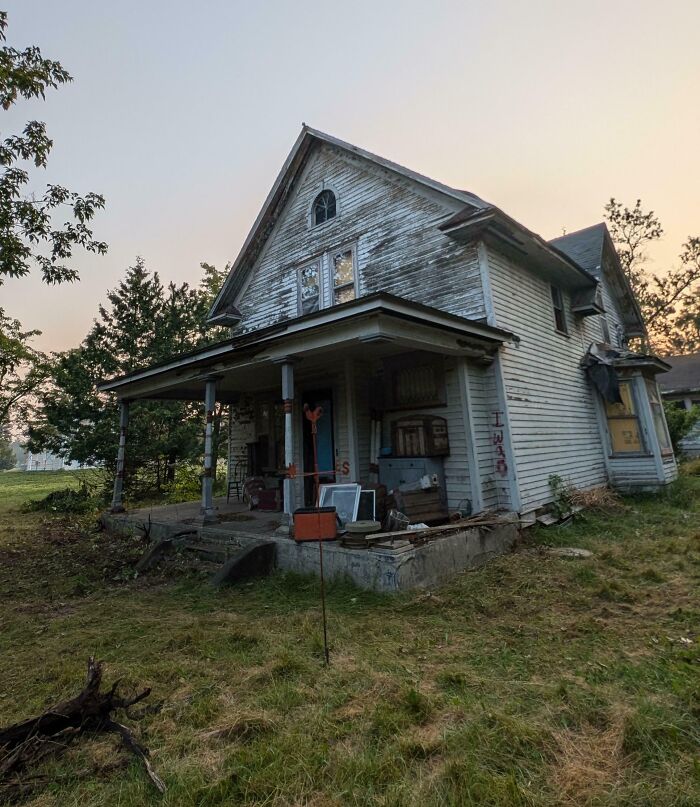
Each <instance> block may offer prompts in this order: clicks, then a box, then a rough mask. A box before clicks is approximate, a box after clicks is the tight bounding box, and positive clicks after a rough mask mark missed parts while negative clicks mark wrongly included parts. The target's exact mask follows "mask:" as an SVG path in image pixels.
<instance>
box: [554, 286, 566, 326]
mask: <svg viewBox="0 0 700 807" xmlns="http://www.w3.org/2000/svg"><path fill="white" fill-rule="evenodd" d="M550 289H551V291H552V306H553V307H554V323H555V325H556V328H557V330H558V331H559V333H568V332H569V329H568V328H567V327H566V313H565V312H564V295H563V294H562V293H561V289H560V288H559V287H558V286H550Z"/></svg>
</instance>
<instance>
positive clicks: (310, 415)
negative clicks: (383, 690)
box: [304, 404, 331, 667]
mask: <svg viewBox="0 0 700 807" xmlns="http://www.w3.org/2000/svg"><path fill="white" fill-rule="evenodd" d="M304 414H305V415H306V419H307V420H308V421H309V423H310V424H311V441H312V444H313V449H314V501H315V502H316V512H317V513H318V516H319V523H320V519H321V507H320V495H321V488H320V484H319V482H320V477H319V472H318V448H317V445H316V435H317V431H318V430H317V425H316V424H317V423H318V421H319V419H320V418H321V417H323V407H321V406H317V407H316V408H315V409H313V410H312V409H311V407H310V406H309V405H308V404H304ZM318 564H319V573H320V578H321V614H322V618H323V656H324V658H325V660H326V667H328V665H329V664H330V663H331V661H330V654H329V652H328V623H327V620H326V584H325V580H324V579H323V538H321V537H319V539H318Z"/></svg>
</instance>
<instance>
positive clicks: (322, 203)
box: [311, 190, 336, 226]
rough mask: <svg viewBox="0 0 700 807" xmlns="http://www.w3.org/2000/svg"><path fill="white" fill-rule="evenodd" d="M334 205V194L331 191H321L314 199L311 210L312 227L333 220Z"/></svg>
mask: <svg viewBox="0 0 700 807" xmlns="http://www.w3.org/2000/svg"><path fill="white" fill-rule="evenodd" d="M335 214H336V203H335V194H334V193H333V191H329V190H325V191H321V193H319V195H318V196H317V197H316V198H315V199H314V205H313V208H312V210H311V222H312V224H313V225H314V226H316V225H317V224H323V223H324V222H326V221H330V220H331V219H334V218H335Z"/></svg>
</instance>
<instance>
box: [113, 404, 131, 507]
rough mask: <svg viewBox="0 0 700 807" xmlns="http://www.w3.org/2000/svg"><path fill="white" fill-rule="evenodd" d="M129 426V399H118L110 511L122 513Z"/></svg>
mask: <svg viewBox="0 0 700 807" xmlns="http://www.w3.org/2000/svg"><path fill="white" fill-rule="evenodd" d="M128 426H129V401H127V400H122V401H119V448H118V450H117V473H116V476H115V477H114V492H113V494H112V507H111V510H110V512H112V513H123V512H124V505H123V504H122V491H123V489H124V460H125V458H126V432H127V428H128Z"/></svg>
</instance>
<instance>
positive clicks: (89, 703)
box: [0, 657, 165, 793]
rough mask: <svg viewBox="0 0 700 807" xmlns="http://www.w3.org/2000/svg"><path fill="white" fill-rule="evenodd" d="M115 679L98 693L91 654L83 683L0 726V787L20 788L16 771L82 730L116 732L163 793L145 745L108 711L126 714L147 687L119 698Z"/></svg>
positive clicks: (98, 665)
mask: <svg viewBox="0 0 700 807" xmlns="http://www.w3.org/2000/svg"><path fill="white" fill-rule="evenodd" d="M119 683H120V681H119V680H117V681H115V682H114V683H113V684H112V686H111V688H110V689H109V690H107V691H106V692H100V686H101V684H102V662H100V661H95V659H94V658H92V657H90V659H88V667H87V678H86V682H85V687H84V688H83V690H82V691H81V692H80V693H79V694H78V695H76V697H75V698H71V699H70V700H67V701H63V702H62V703H59V704H57V705H56V706H53V707H51V708H50V709H48V710H47V711H45V712H43V713H42V714H40V715H38V716H37V717H32V718H30V719H29V720H24V721H22V722H21V723H15V724H14V725H12V726H8V727H7V728H5V729H0V787H1V788H9V789H14V788H15V787H16V786H19V787H22V781H23V780H22V779H21V777H20V774H21V773H22V772H23V771H24V770H25V769H26V768H27V767H28V766H29V765H36V764H37V763H39V762H40V761H41V760H42V759H44V758H45V757H47V756H49V755H51V754H55V753H60V752H62V751H64V750H65V749H66V748H67V747H68V745H69V744H70V743H71V742H72V741H73V740H74V739H75V738H76V737H78V736H80V735H82V734H85V733H91V734H99V733H103V732H115V733H117V734H119V735H120V737H121V739H122V743H123V744H124V746H125V747H126V748H127V749H128V750H129V751H130V752H131V753H132V754H134V756H136V757H137V758H138V759H139V760H140V761H141V762H142V764H143V766H144V768H145V770H146V773H147V774H148V776H149V778H150V779H151V781H152V782H153V784H154V785H155V787H156V788H158V790H159V791H160V792H161V793H164V792H165V784H164V782H163V780H162V779H161V778H160V777H159V776H158V775H157V774H156V773H155V771H154V770H153V768H152V767H151V763H150V761H149V759H148V757H149V752H148V749H147V748H145V747H143V746H142V745H140V744H139V743H138V742H137V741H136V740H135V739H134V737H133V735H132V734H131V732H130V731H129V729H128V728H127V727H126V726H124V725H122V724H121V723H118V722H116V721H115V720H114V719H113V718H112V713H113V712H114V711H116V710H118V709H122V710H124V711H125V712H126V713H127V715H129V712H128V710H129V708H130V707H131V706H134V705H135V704H136V703H139V702H140V701H142V700H144V699H145V698H147V697H148V696H149V695H150V694H151V690H150V689H149V688H147V689H144V690H143V691H141V692H139V693H138V694H137V695H135V696H133V697H131V698H123V697H121V696H120V695H119V694H118V693H117V690H118V687H119ZM142 716H143V715H142ZM13 779H14V780H15V781H12V780H13ZM25 781H26V780H25Z"/></svg>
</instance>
